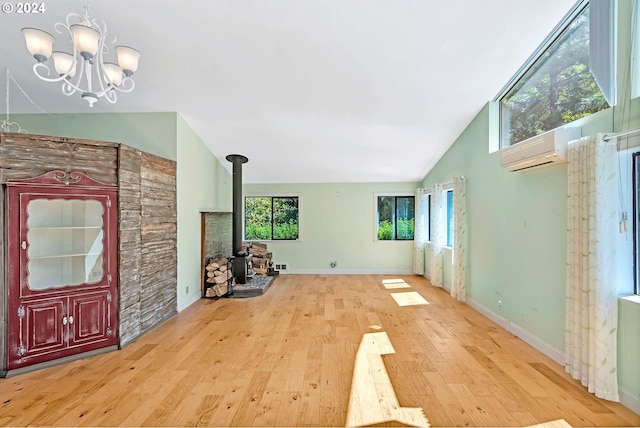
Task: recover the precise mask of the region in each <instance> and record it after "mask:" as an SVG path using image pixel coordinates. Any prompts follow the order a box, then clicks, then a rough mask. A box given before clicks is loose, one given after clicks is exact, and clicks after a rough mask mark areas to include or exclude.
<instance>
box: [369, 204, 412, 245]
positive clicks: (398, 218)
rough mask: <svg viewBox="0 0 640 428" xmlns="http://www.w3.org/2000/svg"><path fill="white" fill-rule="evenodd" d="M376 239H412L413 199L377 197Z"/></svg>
mask: <svg viewBox="0 0 640 428" xmlns="http://www.w3.org/2000/svg"><path fill="white" fill-rule="evenodd" d="M376 213H377V235H376V236H377V239H378V240H379V241H395V240H398V241H406V240H412V239H413V232H414V217H415V197H414V196H378V197H377V209H376Z"/></svg>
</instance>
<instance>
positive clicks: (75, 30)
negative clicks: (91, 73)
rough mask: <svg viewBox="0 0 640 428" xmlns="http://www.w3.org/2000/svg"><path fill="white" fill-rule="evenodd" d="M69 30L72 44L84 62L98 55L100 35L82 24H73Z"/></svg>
mask: <svg viewBox="0 0 640 428" xmlns="http://www.w3.org/2000/svg"><path fill="white" fill-rule="evenodd" d="M69 28H70V29H71V34H73V44H74V45H75V47H76V50H77V51H78V52H80V55H82V57H83V58H84V59H86V60H90V59H91V58H93V57H94V55H95V54H96V53H98V48H99V46H100V33H99V32H97V31H96V30H94V29H93V28H91V27H87V26H86V25H82V24H75V25H72V26H71V27H69Z"/></svg>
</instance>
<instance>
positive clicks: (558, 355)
mask: <svg viewBox="0 0 640 428" xmlns="http://www.w3.org/2000/svg"><path fill="white" fill-rule="evenodd" d="M508 331H509V332H510V333H513V335H515V336H517V337H519V338H520V339H522V340H524V341H525V342H526V343H528V344H529V345H531V346H533V347H534V348H536V349H537V350H538V351H540V352H542V353H543V354H544V355H546V356H547V357H549V358H551V359H552V360H553V361H555V362H556V363H558V364H560V365H561V366H563V367H564V362H565V358H564V352H562V351H560V350H559V349H558V348H555V347H553V346H551V345H549V344H548V343H546V342H545V341H543V340H540V338H539V337H538V336H534V335H533V334H531V333H529V332H528V331H526V330H525V329H524V328H522V327H520V326H519V325H517V324H514V323H512V322H510V323H509V329H508Z"/></svg>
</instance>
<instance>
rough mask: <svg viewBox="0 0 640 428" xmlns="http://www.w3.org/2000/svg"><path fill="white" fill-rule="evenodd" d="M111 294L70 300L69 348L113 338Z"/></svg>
mask: <svg viewBox="0 0 640 428" xmlns="http://www.w3.org/2000/svg"><path fill="white" fill-rule="evenodd" d="M111 300H112V298H111V294H110V293H109V292H102V293H92V294H86V295H79V296H74V297H71V298H70V299H69V314H70V315H69V316H70V317H72V319H71V320H70V321H72V322H69V346H78V345H83V344H85V343H97V342H99V341H104V340H109V339H110V338H111V337H112V336H113V323H114V320H112V319H110V318H111V314H112V313H113V312H112V311H111V310H110V303H111Z"/></svg>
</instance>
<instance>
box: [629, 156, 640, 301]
mask: <svg viewBox="0 0 640 428" xmlns="http://www.w3.org/2000/svg"><path fill="white" fill-rule="evenodd" d="M631 159H632V165H633V167H632V177H633V180H632V181H633V220H632V222H633V226H632V227H633V236H634V239H633V269H634V275H633V278H634V281H635V288H634V292H635V294H640V152H636V153H634V154H633V155H632V158H631Z"/></svg>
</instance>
